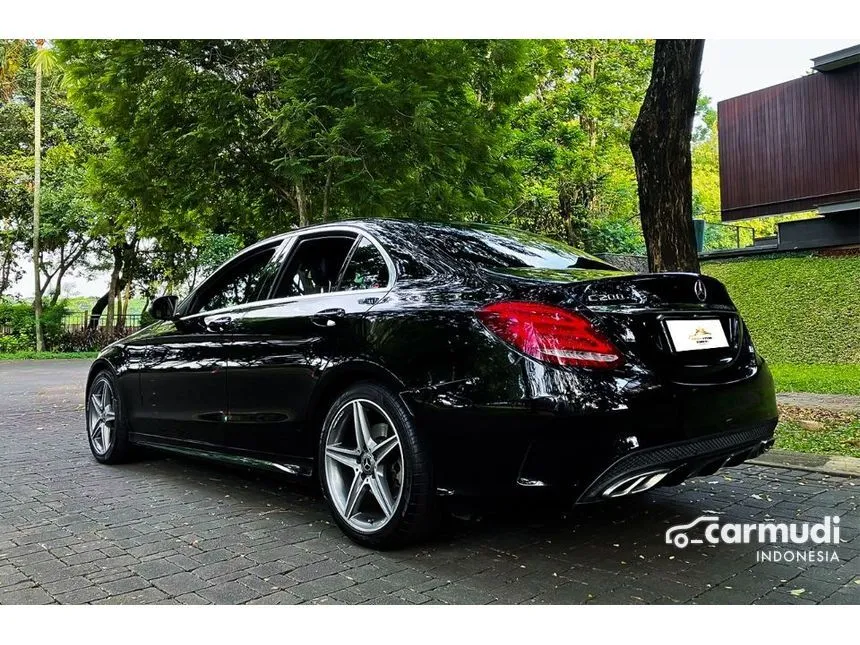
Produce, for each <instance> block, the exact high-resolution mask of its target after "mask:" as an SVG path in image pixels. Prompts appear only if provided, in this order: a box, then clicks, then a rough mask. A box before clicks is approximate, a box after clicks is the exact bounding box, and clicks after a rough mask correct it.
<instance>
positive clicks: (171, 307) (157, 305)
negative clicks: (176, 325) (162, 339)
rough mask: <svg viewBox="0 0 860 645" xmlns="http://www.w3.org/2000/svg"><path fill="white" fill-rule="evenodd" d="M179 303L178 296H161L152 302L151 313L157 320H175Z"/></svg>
mask: <svg viewBox="0 0 860 645" xmlns="http://www.w3.org/2000/svg"><path fill="white" fill-rule="evenodd" d="M177 302H179V297H178V296H159V297H158V298H156V299H155V300H153V301H152V305H150V307H149V313H150V315H151V316H152V317H153V318H155V319H156V320H173V315H174V312H175V311H176V303H177Z"/></svg>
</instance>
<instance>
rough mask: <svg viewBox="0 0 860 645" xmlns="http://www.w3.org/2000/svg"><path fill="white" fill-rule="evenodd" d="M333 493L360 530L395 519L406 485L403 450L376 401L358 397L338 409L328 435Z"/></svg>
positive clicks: (327, 465) (328, 467)
mask: <svg viewBox="0 0 860 645" xmlns="http://www.w3.org/2000/svg"><path fill="white" fill-rule="evenodd" d="M325 468H326V474H327V480H328V482H329V494H330V495H331V498H332V500H333V501H334V503H335V505H336V507H337V510H338V512H339V513H340V514H341V516H342V517H343V519H344V520H345V521H346V522H348V523H349V524H350V525H351V526H352V527H353V528H355V530H357V531H362V532H366V531H375V530H377V529H379V528H381V527H382V526H384V525H385V524H386V523H387V522H389V521H390V520H391V517H392V515H393V514H394V509H396V508H397V504H398V502H399V501H400V495H401V493H402V491H403V450H402V449H401V447H400V438H399V437H398V434H397V428H396V427H395V425H394V422H393V421H392V420H391V417H389V416H388V415H387V414H386V413H385V410H383V409H382V408H381V407H380V406H379V405H377V404H376V403H374V402H373V401H368V400H367V399H354V400H352V401H350V402H348V403H346V404H344V405H343V406H342V407H341V408H340V410H338V412H337V414H336V415H335V418H334V422H333V423H332V424H331V427H330V429H329V432H328V436H327V438H326V446H325Z"/></svg>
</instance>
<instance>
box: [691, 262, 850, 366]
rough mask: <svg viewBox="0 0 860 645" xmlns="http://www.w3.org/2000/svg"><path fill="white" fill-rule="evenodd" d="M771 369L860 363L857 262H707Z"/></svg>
mask: <svg viewBox="0 0 860 645" xmlns="http://www.w3.org/2000/svg"><path fill="white" fill-rule="evenodd" d="M702 271H703V272H704V273H706V274H707V275H711V276H714V277H715V278H717V279H719V280H721V281H722V282H723V283H724V284H725V285H726V287H727V288H728V290H729V294H730V295H731V297H732V299H733V300H734V302H735V304H736V305H737V307H738V309H739V310H740V312H741V314H742V315H743V317H744V320H745V321H746V323H747V325H748V326H749V329H750V331H751V332H752V337H753V341H754V342H755V344H756V347H757V348H758V350H759V351H760V352H761V354H762V355H763V356H764V357H765V358H766V359H767V360H768V361H770V362H773V363H809V364H814V363H837V364H847V363H860V257H858V256H853V257H816V256H805V257H771V258H766V259H755V260H742V261H740V260H739V261H723V262H706V263H705V264H704V265H703V266H702Z"/></svg>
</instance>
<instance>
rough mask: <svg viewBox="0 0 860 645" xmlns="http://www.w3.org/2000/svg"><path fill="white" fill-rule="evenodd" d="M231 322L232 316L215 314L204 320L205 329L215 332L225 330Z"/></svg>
mask: <svg viewBox="0 0 860 645" xmlns="http://www.w3.org/2000/svg"><path fill="white" fill-rule="evenodd" d="M232 322H233V316H215V317H214V318H207V319H206V321H205V324H206V331H208V332H212V333H215V334H217V333H220V332H225V331H227V330H228V329H229V328H230V325H231V324H232Z"/></svg>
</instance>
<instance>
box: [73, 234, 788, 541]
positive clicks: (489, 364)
mask: <svg viewBox="0 0 860 645" xmlns="http://www.w3.org/2000/svg"><path fill="white" fill-rule="evenodd" d="M151 313H152V315H153V316H154V317H155V318H156V319H157V322H156V323H155V324H153V325H151V326H149V327H147V328H145V329H143V330H141V331H139V332H137V333H135V334H132V335H131V336H129V337H128V338H125V339H123V340H121V341H119V342H117V343H114V344H113V345H110V346H109V347H107V348H106V349H105V350H104V351H103V352H102V353H101V354H100V355H99V357H98V359H97V360H96V361H95V362H94V364H93V366H92V370H91V372H90V375H89V378H88V381H87V387H86V415H87V434H88V437H89V443H90V447H91V449H92V452H93V454H94V455H95V458H96V459H97V460H98V461H99V462H102V463H117V462H120V461H123V460H126V459H128V458H129V457H130V456H131V455H132V453H133V450H134V448H135V447H136V446H150V447H156V448H160V449H165V450H171V451H176V452H180V453H183V454H191V455H198V456H204V457H209V458H214V459H219V460H223V461H229V462H234V463H239V464H243V465H249V466H255V467H261V468H267V469H272V470H276V471H281V472H284V473H288V474H289V475H293V476H295V477H299V478H313V477H318V478H319V481H320V483H321V486H322V490H323V492H324V494H325V496H326V499H327V500H328V503H329V505H330V507H331V511H332V514H333V515H334V518H335V520H336V521H337V523H338V525H339V526H340V527H341V528H342V529H343V531H344V532H345V533H346V534H347V535H349V536H350V537H351V538H353V539H354V540H356V541H357V542H360V543H363V544H367V545H371V546H377V547H388V546H393V545H397V544H402V543H404V542H406V541H409V540H414V539H417V538H419V537H420V536H422V535H424V534H426V532H427V530H428V529H429V528H430V526H431V524H432V521H431V518H432V517H433V516H434V513H433V511H434V507H435V505H436V503H437V502H438V499H439V497H440V496H475V495H481V496H486V495H500V494H501V495H510V494H511V493H513V492H514V491H517V490H519V491H522V492H526V493H530V494H536V493H544V494H548V493H549V494H553V495H555V496H560V497H561V498H563V499H566V500H569V501H571V502H577V503H585V502H594V501H599V500H603V499H607V498H615V497H620V496H625V495H631V494H634V493H639V492H642V491H645V490H648V489H649V488H652V487H654V486H667V485H673V484H679V483H680V482H682V481H684V480H685V479H686V478H688V477H692V476H696V475H707V474H710V473H713V472H714V471H716V470H717V469H718V468H721V467H723V466H731V465H733V464H738V463H740V462H742V461H743V460H745V459H747V458H751V457H754V456H756V455H758V454H760V453H761V452H763V451H764V450H766V449H767V448H768V447H769V446H770V445H771V443H772V441H773V431H774V427H775V425H776V421H777V409H776V401H775V396H774V389H773V381H772V378H771V375H770V372H769V370H768V368H767V366H766V365H765V362H764V361H763V360H762V358H761V357H760V356H758V355H757V354H756V351H755V348H754V347H753V343H752V340H751V338H750V335H749V332H748V331H747V329H746V327H745V326H744V323H743V321H742V320H741V318H740V316H739V315H738V312H737V309H736V308H735V307H734V305H733V304H732V301H731V299H730V298H729V295H728V293H727V292H726V289H725V288H724V287H723V285H722V284H720V283H719V282H718V281H717V280H714V279H712V278H709V277H705V276H701V275H696V274H688V273H664V274H638V275H637V274H629V273H624V272H622V271H619V270H617V269H616V268H614V267H613V266H610V265H609V264H607V263H605V262H603V261H602V260H600V259H598V258H596V257H592V256H590V255H588V254H585V253H582V252H580V251H577V250H575V249H573V248H570V247H568V246H566V245H565V244H561V243H559V242H556V241H553V240H549V239H546V238H542V237H539V236H535V235H532V234H528V233H524V232H521V231H515V230H511V229H505V228H499V227H495V226H486V225H455V224H431V223H414V222H404V221H396V220H362V221H356V222H342V223H336V224H326V225H322V226H313V227H310V228H305V229H300V230H296V231H293V232H290V233H287V234H284V235H279V236H277V237H273V238H271V239H267V240H264V241H262V242H259V243H258V244H255V245H253V246H251V247H250V248H248V249H246V250H244V251H242V252H241V253H239V254H238V255H237V256H236V257H234V258H233V259H231V260H230V261H228V262H227V263H225V264H224V265H223V266H222V267H220V268H219V269H218V270H217V271H216V272H215V273H214V274H213V275H212V276H211V277H210V278H208V279H207V280H206V281H205V282H203V283H202V284H201V285H200V286H199V287H197V288H196V289H194V290H193V291H192V292H191V293H190V294H189V295H188V296H187V297H186V298H184V299H183V300H182V301H181V302H179V301H178V300H177V298H176V297H175V296H162V297H161V298H158V299H157V300H156V301H155V302H154V303H153V305H152V309H151Z"/></svg>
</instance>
